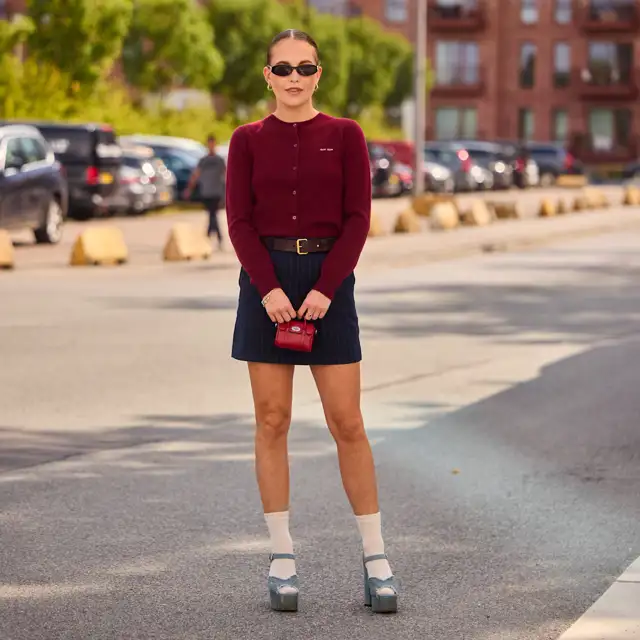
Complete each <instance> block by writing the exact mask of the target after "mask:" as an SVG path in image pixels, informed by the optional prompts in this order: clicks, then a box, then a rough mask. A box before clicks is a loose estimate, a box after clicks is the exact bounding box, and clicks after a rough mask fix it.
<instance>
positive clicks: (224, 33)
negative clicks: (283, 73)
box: [208, 0, 291, 106]
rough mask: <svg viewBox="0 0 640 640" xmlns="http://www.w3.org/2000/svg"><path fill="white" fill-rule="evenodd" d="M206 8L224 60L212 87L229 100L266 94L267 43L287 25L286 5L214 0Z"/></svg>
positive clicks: (246, 101) (267, 0) (247, 101)
mask: <svg viewBox="0 0 640 640" xmlns="http://www.w3.org/2000/svg"><path fill="white" fill-rule="evenodd" d="M208 11H209V22H210V24H211V25H212V27H213V29H214V31H215V41H216V45H217V46H218V48H219V50H220V52H221V54H222V56H223V58H224V61H225V70H224V74H223V75H222V77H221V78H220V79H219V80H218V81H217V82H214V83H212V87H211V88H212V90H213V91H215V92H216V93H220V94H221V95H223V96H225V97H226V98H227V99H228V100H229V101H230V102H231V103H232V104H237V105H242V106H245V105H253V104H255V103H256V102H259V101H260V100H262V99H264V98H265V97H266V96H267V88H266V84H265V82H264V81H263V80H262V78H261V74H262V69H263V68H264V66H265V64H266V53H267V47H268V45H269V43H270V42H271V40H272V39H273V37H274V36H275V35H276V34H277V33H280V31H284V30H285V29H287V28H290V27H291V25H290V23H289V18H290V14H289V13H288V7H286V6H284V5H282V4H281V3H280V2H277V1H274V0H215V2H211V3H210V4H209V6H208Z"/></svg>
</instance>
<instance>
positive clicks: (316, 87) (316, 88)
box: [313, 82, 320, 92]
mask: <svg viewBox="0 0 640 640" xmlns="http://www.w3.org/2000/svg"><path fill="white" fill-rule="evenodd" d="M319 86H320V83H319V82H318V83H317V84H316V86H315V87H314V88H313V91H314V92H315V91H317V90H318V87H319Z"/></svg>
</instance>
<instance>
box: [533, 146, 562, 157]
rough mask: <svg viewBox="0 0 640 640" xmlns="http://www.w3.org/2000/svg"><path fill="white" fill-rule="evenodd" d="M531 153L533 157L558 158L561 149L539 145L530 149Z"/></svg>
mask: <svg viewBox="0 0 640 640" xmlns="http://www.w3.org/2000/svg"><path fill="white" fill-rule="evenodd" d="M529 153H530V154H531V156H532V157H533V158H540V159H545V160H557V159H558V157H559V156H560V150H559V149H554V148H552V147H538V148H535V147H534V148H533V149H530V150H529Z"/></svg>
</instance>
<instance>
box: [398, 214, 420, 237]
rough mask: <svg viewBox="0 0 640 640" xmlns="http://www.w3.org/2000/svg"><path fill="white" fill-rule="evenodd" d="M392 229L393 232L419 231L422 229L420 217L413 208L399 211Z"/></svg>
mask: <svg viewBox="0 0 640 640" xmlns="http://www.w3.org/2000/svg"><path fill="white" fill-rule="evenodd" d="M393 231H394V232H395V233H420V231H422V223H421V222H420V217H419V216H418V214H417V213H416V212H415V211H414V210H413V209H406V210H405V211H401V212H400V213H399V214H398V217H397V218H396V224H395V226H394V227H393Z"/></svg>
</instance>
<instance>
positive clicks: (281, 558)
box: [269, 553, 296, 562]
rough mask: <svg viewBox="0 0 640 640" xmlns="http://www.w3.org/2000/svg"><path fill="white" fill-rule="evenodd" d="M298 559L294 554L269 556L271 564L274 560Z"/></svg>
mask: <svg viewBox="0 0 640 640" xmlns="http://www.w3.org/2000/svg"><path fill="white" fill-rule="evenodd" d="M295 559H296V557H295V556H294V555H293V553H272V554H271V555H270V556H269V562H273V561H274V560H295Z"/></svg>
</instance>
